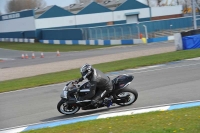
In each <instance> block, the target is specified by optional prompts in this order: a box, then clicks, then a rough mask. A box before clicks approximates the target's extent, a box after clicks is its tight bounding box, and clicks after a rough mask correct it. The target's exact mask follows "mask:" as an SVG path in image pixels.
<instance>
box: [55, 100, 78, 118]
mask: <svg viewBox="0 0 200 133" xmlns="http://www.w3.org/2000/svg"><path fill="white" fill-rule="evenodd" d="M57 110H58V111H59V112H60V113H61V114H65V115H71V114H75V113H76V112H78V111H79V110H80V107H79V106H77V105H71V104H68V103H67V102H66V101H64V100H60V101H59V103H58V104H57Z"/></svg>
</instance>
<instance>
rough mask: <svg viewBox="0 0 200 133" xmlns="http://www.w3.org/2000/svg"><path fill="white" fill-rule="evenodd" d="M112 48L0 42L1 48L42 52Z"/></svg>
mask: <svg viewBox="0 0 200 133" xmlns="http://www.w3.org/2000/svg"><path fill="white" fill-rule="evenodd" d="M105 47H111V46H90V45H88V46H87V45H52V44H43V43H18V42H0V48H5V49H13V50H24V51H42V52H55V51H57V50H59V51H60V52H68V51H83V50H90V49H96V48H105Z"/></svg>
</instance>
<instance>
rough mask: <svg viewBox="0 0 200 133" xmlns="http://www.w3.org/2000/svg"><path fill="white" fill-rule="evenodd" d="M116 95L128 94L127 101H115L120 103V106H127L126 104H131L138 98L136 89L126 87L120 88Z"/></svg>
mask: <svg viewBox="0 0 200 133" xmlns="http://www.w3.org/2000/svg"><path fill="white" fill-rule="evenodd" d="M128 95H129V96H128ZM117 96H118V97H126V96H128V99H127V102H124V103H116V104H118V105H121V106H128V105H131V104H133V103H134V102H135V101H136V100H137V98H138V92H137V91H136V90H134V89H131V88H129V87H126V88H125V89H122V90H120V91H119V92H118V93H117Z"/></svg>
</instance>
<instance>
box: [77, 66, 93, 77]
mask: <svg viewBox="0 0 200 133" xmlns="http://www.w3.org/2000/svg"><path fill="white" fill-rule="evenodd" d="M80 72H81V75H82V77H83V78H84V79H85V78H87V79H88V77H90V75H91V74H92V72H93V68H92V66H91V65H89V64H85V65H83V66H82V67H81V69H80Z"/></svg>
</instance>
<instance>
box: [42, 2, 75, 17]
mask: <svg viewBox="0 0 200 133" xmlns="http://www.w3.org/2000/svg"><path fill="white" fill-rule="evenodd" d="M71 15H73V14H72V13H71V12H69V11H67V10H65V9H63V8H61V7H59V6H56V5H54V6H53V7H51V8H49V10H47V11H45V12H44V13H43V14H41V15H40V16H39V17H38V19H40V18H53V17H63V16H71Z"/></svg>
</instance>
